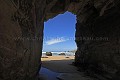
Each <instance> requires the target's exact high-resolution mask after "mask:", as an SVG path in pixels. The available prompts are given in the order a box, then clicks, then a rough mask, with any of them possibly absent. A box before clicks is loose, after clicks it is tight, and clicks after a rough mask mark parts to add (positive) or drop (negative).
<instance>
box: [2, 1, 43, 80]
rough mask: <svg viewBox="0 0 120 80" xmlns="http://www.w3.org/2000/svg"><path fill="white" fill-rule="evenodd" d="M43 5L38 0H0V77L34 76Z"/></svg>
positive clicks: (29, 79)
mask: <svg viewBox="0 0 120 80" xmlns="http://www.w3.org/2000/svg"><path fill="white" fill-rule="evenodd" d="M44 8H45V4H44V1H42V0H0V80H35V77H36V76H37V73H38V71H39V67H40V64H41V63H40V57H41V53H42V52H41V51H42V37H43V26H44V19H43V18H44Z"/></svg>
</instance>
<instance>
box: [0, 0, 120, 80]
mask: <svg viewBox="0 0 120 80" xmlns="http://www.w3.org/2000/svg"><path fill="white" fill-rule="evenodd" d="M119 5H120V1H119V0H99V1H98V0H1V1H0V18H1V19H0V39H1V40H0V42H1V43H0V79H1V80H7V79H12V80H16V79H17V80H27V79H31V80H32V79H33V80H35V78H36V76H37V72H38V69H39V67H40V57H41V53H42V52H41V51H42V39H43V29H44V24H43V23H44V21H46V20H48V19H50V18H53V17H54V16H56V15H58V14H61V13H64V12H65V11H70V12H72V13H74V14H75V15H77V23H76V36H75V37H76V43H77V47H78V50H77V52H76V58H75V64H76V65H79V66H81V65H82V67H84V69H93V68H94V70H98V71H105V72H107V74H109V75H113V76H112V78H113V77H114V76H117V75H118V76H119V74H120V45H119V44H120V36H119V35H120V32H119V31H120V19H119V17H120V6H119ZM86 66H87V67H86Z"/></svg>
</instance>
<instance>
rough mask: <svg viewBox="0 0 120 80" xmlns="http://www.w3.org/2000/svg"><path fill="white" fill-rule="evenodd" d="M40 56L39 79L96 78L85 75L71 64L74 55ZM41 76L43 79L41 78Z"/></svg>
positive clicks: (84, 79)
mask: <svg viewBox="0 0 120 80" xmlns="http://www.w3.org/2000/svg"><path fill="white" fill-rule="evenodd" d="M46 57H47V58H41V60H42V69H41V75H43V76H45V77H43V76H41V79H40V80H58V79H57V78H59V79H60V80H96V79H91V78H89V77H86V76H85V75H84V73H83V72H79V71H77V68H76V67H75V66H73V65H72V62H74V57H75V56H46ZM42 78H43V79H42Z"/></svg>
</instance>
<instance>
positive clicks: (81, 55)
mask: <svg viewBox="0 0 120 80" xmlns="http://www.w3.org/2000/svg"><path fill="white" fill-rule="evenodd" d="M82 4H83V5H82V7H81V9H80V11H79V13H77V24H76V43H77V47H78V50H77V52H76V58H75V61H76V64H77V65H80V66H81V67H83V69H85V70H90V71H94V72H95V73H97V74H102V75H103V76H104V77H106V78H108V79H112V80H118V79H120V77H119V76H120V32H119V31H120V24H119V23H120V19H119V17H120V6H119V4H120V1H117V0H99V1H97V0H91V1H90V0H84V1H83V3H82ZM116 76H117V77H116Z"/></svg>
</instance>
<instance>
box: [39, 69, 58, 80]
mask: <svg viewBox="0 0 120 80" xmlns="http://www.w3.org/2000/svg"><path fill="white" fill-rule="evenodd" d="M39 74H40V75H42V77H44V79H43V80H58V79H57V78H56V77H57V76H58V75H59V74H60V73H56V72H53V71H51V70H49V69H47V68H44V67H41V70H40V72H39Z"/></svg>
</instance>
